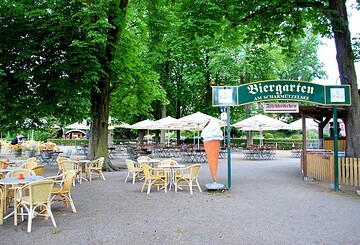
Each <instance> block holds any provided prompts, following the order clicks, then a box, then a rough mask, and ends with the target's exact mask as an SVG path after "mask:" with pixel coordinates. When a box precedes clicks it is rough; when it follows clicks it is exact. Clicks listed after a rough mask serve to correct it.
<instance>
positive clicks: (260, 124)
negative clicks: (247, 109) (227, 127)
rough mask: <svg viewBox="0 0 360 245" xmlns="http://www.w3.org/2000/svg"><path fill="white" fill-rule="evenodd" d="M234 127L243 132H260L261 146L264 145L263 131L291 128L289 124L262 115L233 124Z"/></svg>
mask: <svg viewBox="0 0 360 245" xmlns="http://www.w3.org/2000/svg"><path fill="white" fill-rule="evenodd" d="M232 126H233V127H236V128H241V130H244V131H259V132H260V146H262V145H263V139H262V131H266V130H279V129H288V128H289V124H287V123H284V122H282V121H279V120H277V119H274V118H271V117H268V116H265V115H261V114H259V115H255V116H253V117H249V118H246V119H244V120H242V121H240V122H237V123H235V124H233V125H232Z"/></svg>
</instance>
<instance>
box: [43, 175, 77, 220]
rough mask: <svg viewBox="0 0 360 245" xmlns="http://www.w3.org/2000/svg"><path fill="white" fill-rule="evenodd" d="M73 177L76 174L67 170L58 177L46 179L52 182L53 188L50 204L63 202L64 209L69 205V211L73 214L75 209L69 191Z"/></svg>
mask: <svg viewBox="0 0 360 245" xmlns="http://www.w3.org/2000/svg"><path fill="white" fill-rule="evenodd" d="M75 176H76V172H75V171H74V170H68V171H66V172H65V173H62V174H60V175H57V176H52V177H47V178H46V179H50V180H53V181H54V188H53V189H52V192H51V193H52V195H53V196H52V198H51V202H52V203H55V202H64V204H65V207H66V208H67V207H68V206H69V205H68V204H70V206H71V209H72V211H73V212H74V213H76V208H75V205H74V202H73V200H72V197H71V193H70V191H71V187H72V183H73V180H74V178H75Z"/></svg>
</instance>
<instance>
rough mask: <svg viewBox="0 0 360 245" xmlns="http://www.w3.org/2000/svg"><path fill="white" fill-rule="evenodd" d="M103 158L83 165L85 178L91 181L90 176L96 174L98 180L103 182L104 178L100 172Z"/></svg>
mask: <svg viewBox="0 0 360 245" xmlns="http://www.w3.org/2000/svg"><path fill="white" fill-rule="evenodd" d="M104 160H105V158H104V157H100V158H98V159H96V160H94V161H91V162H88V163H87V164H86V165H85V173H86V178H87V179H88V180H90V181H91V176H92V174H93V173H95V174H97V175H98V176H99V178H100V179H102V180H105V176H104V174H103V172H102V167H103V164H104Z"/></svg>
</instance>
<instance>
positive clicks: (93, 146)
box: [89, 79, 113, 171]
mask: <svg viewBox="0 0 360 245" xmlns="http://www.w3.org/2000/svg"><path fill="white" fill-rule="evenodd" d="M98 89H99V90H95V89H93V90H92V91H91V112H92V115H91V120H92V122H91V126H90V138H89V158H90V160H93V159H97V158H99V157H105V161H104V167H105V169H106V170H108V171H109V170H113V166H112V164H111V163H110V159H109V154H108V144H107V142H108V120H109V105H110V80H109V79H107V80H103V81H100V82H99V83H98Z"/></svg>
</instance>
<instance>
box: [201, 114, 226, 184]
mask: <svg viewBox="0 0 360 245" xmlns="http://www.w3.org/2000/svg"><path fill="white" fill-rule="evenodd" d="M201 138H202V139H203V141H204V148H205V153H206V156H207V159H208V163H209V167H210V172H211V177H212V179H213V181H214V182H215V181H216V173H217V168H218V163H219V151H220V140H222V139H223V133H222V131H221V129H220V126H219V125H218V124H217V123H216V122H215V121H213V120H210V121H209V123H208V124H207V125H206V126H205V127H204V129H203V130H202V132H201Z"/></svg>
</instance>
